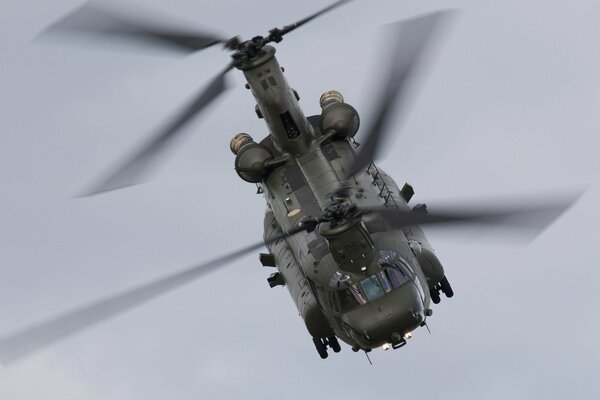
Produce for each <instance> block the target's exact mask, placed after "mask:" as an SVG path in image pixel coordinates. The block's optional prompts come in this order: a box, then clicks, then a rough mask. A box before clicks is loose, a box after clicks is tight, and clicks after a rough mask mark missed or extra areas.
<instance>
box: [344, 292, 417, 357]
mask: <svg viewBox="0 0 600 400" xmlns="http://www.w3.org/2000/svg"><path fill="white" fill-rule="evenodd" d="M424 318H425V317H424V307H423V299H422V298H421V296H420V294H419V291H418V290H417V288H416V285H415V283H414V282H410V283H408V284H406V285H404V286H402V287H400V288H398V289H396V290H394V291H392V292H390V293H388V294H386V295H385V296H383V297H381V298H379V299H377V300H375V301H373V302H371V303H367V304H365V305H363V306H361V307H358V308H356V309H354V310H352V311H350V312H348V313H346V314H345V315H344V320H345V322H346V323H347V324H348V325H350V327H351V328H352V329H353V330H354V333H355V334H356V336H357V337H355V339H356V340H357V341H358V342H360V343H361V345H362V346H363V347H368V348H373V347H378V346H381V345H383V344H384V343H390V342H393V341H394V340H395V339H394V337H398V335H400V337H402V336H404V335H405V334H406V333H408V332H411V331H413V330H414V329H415V328H417V327H418V326H419V325H420V324H421V322H423V320H424Z"/></svg>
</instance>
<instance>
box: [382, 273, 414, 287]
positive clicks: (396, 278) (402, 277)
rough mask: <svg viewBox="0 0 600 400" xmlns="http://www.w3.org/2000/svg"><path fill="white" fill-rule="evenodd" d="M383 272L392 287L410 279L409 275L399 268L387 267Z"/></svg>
mask: <svg viewBox="0 0 600 400" xmlns="http://www.w3.org/2000/svg"><path fill="white" fill-rule="evenodd" d="M385 274H386V275H387V277H388V278H389V280H390V282H391V283H392V287H393V288H394V289H395V288H398V287H400V286H402V285H404V284H405V283H406V282H409V281H410V277H409V276H408V275H407V274H406V273H405V272H404V271H402V270H401V269H396V268H387V269H386V270H385Z"/></svg>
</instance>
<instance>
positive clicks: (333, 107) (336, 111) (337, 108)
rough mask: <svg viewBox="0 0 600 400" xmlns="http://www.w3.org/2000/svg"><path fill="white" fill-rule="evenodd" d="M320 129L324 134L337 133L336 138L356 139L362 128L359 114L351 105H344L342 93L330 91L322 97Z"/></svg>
mask: <svg viewBox="0 0 600 400" xmlns="http://www.w3.org/2000/svg"><path fill="white" fill-rule="evenodd" d="M320 103H321V109H322V110H323V111H322V112H321V121H320V129H321V132H322V133H323V134H325V133H329V132H332V131H333V132H335V137H336V138H338V139H343V138H345V137H354V135H356V132H358V127H359V126H360V118H359V117H358V112H357V111H356V110H355V109H354V107H352V106H351V105H350V104H346V103H344V97H343V96H342V94H341V93H340V92H337V91H335V90H330V91H327V92H325V93H323V94H322V95H321V99H320Z"/></svg>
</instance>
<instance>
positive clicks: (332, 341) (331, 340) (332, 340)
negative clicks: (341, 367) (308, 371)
mask: <svg viewBox="0 0 600 400" xmlns="http://www.w3.org/2000/svg"><path fill="white" fill-rule="evenodd" d="M327 344H329V347H331V350H333V352H334V353H339V352H340V350H342V348H341V347H340V342H338V340H337V338H336V337H335V336H329V337H328V338H327Z"/></svg>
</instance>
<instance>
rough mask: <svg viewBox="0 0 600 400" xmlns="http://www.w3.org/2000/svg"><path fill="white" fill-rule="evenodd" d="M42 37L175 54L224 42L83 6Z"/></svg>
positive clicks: (90, 4) (196, 33)
mask: <svg viewBox="0 0 600 400" xmlns="http://www.w3.org/2000/svg"><path fill="white" fill-rule="evenodd" d="M42 34H43V35H45V34H76V35H78V36H79V35H81V34H83V35H86V36H88V37H105V38H111V39H114V38H116V39H122V40H125V41H130V42H136V43H140V42H146V43H149V44H155V45H161V46H168V47H171V48H174V49H176V50H179V51H185V52H188V53H189V52H193V51H197V50H201V49H205V48H207V47H210V46H212V45H214V44H217V43H223V42H225V41H226V39H224V38H221V37H219V36H217V35H214V34H209V33H204V32H197V31H191V30H183V29H178V28H174V27H170V26H158V25H156V24H152V23H151V22H149V21H143V20H141V19H139V20H136V19H134V18H132V17H129V16H126V15H125V14H118V13H116V12H114V11H109V10H106V9H103V8H99V7H98V6H97V5H94V4H92V3H85V4H84V5H83V6H81V7H79V8H78V9H76V10H75V11H73V12H72V13H71V14H68V15H67V16H65V17H64V18H62V19H60V20H59V21H58V22H56V23H55V24H53V25H51V26H50V27H49V28H47V29H46V30H45V31H44V32H43V33H42Z"/></svg>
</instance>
